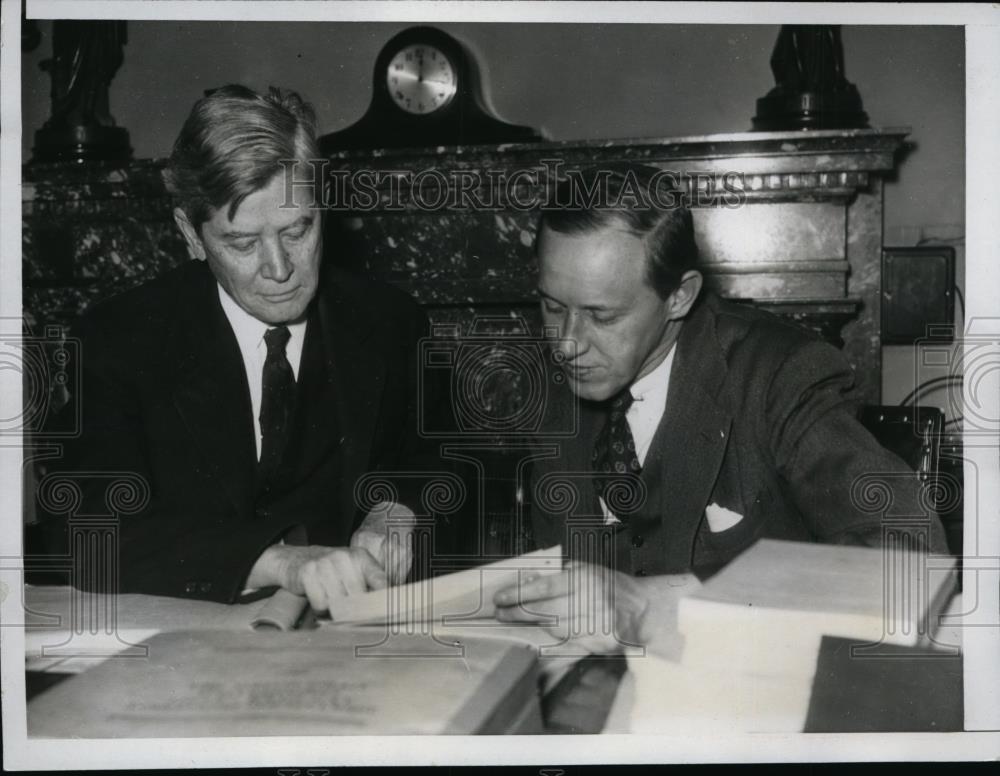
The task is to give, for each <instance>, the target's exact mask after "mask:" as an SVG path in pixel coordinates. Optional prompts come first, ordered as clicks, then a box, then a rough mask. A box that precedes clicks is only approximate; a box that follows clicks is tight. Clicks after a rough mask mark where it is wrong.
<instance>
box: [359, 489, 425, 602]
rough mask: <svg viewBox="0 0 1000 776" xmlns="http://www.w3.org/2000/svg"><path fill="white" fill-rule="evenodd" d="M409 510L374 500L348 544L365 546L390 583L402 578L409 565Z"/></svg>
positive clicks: (402, 579) (410, 525)
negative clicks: (375, 502) (373, 505)
mask: <svg viewBox="0 0 1000 776" xmlns="http://www.w3.org/2000/svg"><path fill="white" fill-rule="evenodd" d="M414 519H415V517H414V514H413V512H412V511H411V510H410V509H409V508H407V507H404V506H403V505H402V504H395V503H391V502H388V501H384V502H381V503H380V504H377V505H376V506H375V508H374V509H372V510H371V511H370V512H369V513H368V515H367V516H366V517H365V519H364V522H362V523H361V526H360V527H359V528H358V530H357V531H355V532H354V535H353V536H352V537H351V547H356V548H361V549H364V550H367V551H368V552H369V553H370V554H371V556H372V557H373V558H375V560H376V561H377V562H378V564H379V566H380V567H381V568H382V569H383V571H385V575H386V578H387V580H388V583H389V584H390V585H398V584H401V583H403V582H405V581H406V575H407V574H409V573H410V567H411V566H412V565H413V542H412V539H411V535H412V533H413V521H414Z"/></svg>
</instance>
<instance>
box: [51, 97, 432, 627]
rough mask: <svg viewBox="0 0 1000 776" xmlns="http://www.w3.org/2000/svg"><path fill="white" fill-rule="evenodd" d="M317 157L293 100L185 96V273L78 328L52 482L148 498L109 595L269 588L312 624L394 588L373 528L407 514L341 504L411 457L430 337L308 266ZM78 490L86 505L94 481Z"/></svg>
mask: <svg viewBox="0 0 1000 776" xmlns="http://www.w3.org/2000/svg"><path fill="white" fill-rule="evenodd" d="M318 158H319V153H318V150H317V146H316V142H315V125H314V115H313V112H312V109H311V107H310V106H309V105H308V104H307V103H305V102H303V101H302V99H301V98H300V97H299V96H298V95H296V94H295V93H294V92H289V91H283V90H277V89H271V90H270V92H269V93H268V94H263V95H262V94H257V93H255V92H253V91H251V90H250V89H247V88H245V87H241V86H227V87H223V88H221V89H218V90H215V91H214V92H212V93H211V94H209V95H208V96H206V97H205V98H203V99H201V100H199V101H198V102H197V103H196V104H195V106H194V108H193V110H192V112H191V114H190V116H189V118H188V119H187V121H186V123H185V124H184V127H183V129H182V130H181V132H180V135H179V137H178V138H177V141H176V143H175V145H174V149H173V153H172V155H171V157H170V161H169V164H168V165H167V168H166V171H165V174H164V177H165V181H166V183H167V187H168V190H169V191H170V193H171V194H172V195H173V197H174V199H175V201H176V204H177V207H176V209H175V210H174V218H175V220H176V223H177V226H178V228H179V229H180V231H181V233H182V235H183V237H184V240H185V242H186V244H187V247H188V250H189V252H190V254H191V257H192V258H193V259H194V260H193V261H189V262H187V263H185V264H184V265H182V266H180V267H178V268H177V269H175V270H173V271H170V272H168V273H167V274H165V275H164V276H161V277H159V278H157V279H155V280H153V281H152V282H150V283H147V284H145V285H143V286H141V287H139V288H137V289H134V290H132V291H130V292H127V293H125V294H122V295H120V296H118V297H116V298H114V299H111V300H110V301H108V302H105V303H103V304H100V305H98V306H97V307H96V308H95V309H93V310H91V311H90V312H89V313H88V314H87V315H86V316H85V317H84V320H83V321H82V323H81V325H80V327H79V329H78V334H79V336H80V338H81V353H82V380H81V383H82V384H81V386H80V390H81V391H82V396H81V406H82V423H83V426H82V434H81V437H80V439H79V441H78V444H77V445H76V446H75V451H74V454H73V455H72V456H71V457H70V459H69V465H68V466H67V467H66V468H67V470H68V472H70V473H73V472H79V473H83V474H84V475H90V474H93V473H116V472H125V473H134V474H137V475H139V476H140V477H142V478H143V479H144V480H145V481H146V483H147V484H148V486H149V492H150V500H149V503H148V504H146V505H145V506H144V508H142V509H141V510H140V511H139V512H138V513H137V514H133V515H126V516H123V517H122V519H121V522H120V526H119V531H118V537H119V547H118V552H119V554H120V585H119V589H120V590H121V591H123V592H141V593H149V594H158V595H167V596H180V597H192V598H202V599H209V600H216V601H224V602H233V601H236V600H238V599H239V598H240V597H241V595H243V594H244V593H246V592H248V591H252V590H257V589H262V588H273V587H275V586H279V587H282V588H286V589H288V590H291V591H293V592H295V593H300V594H304V595H307V596H308V598H309V601H310V603H311V604H312V606H313V607H314V608H315V609H317V610H319V611H322V610H324V609H326V608H327V606H328V602H329V601H330V600H331V599H332V598H334V597H337V596H342V595H347V594H351V593H355V592H361V591H364V590H367V589H376V588H380V587H384V586H385V585H386V584H387V583H393V582H397V581H402V580H403V579H404V578H405V577H406V575H407V572H408V570H409V567H410V563H411V560H412V559H411V557H410V554H409V553H408V552H407V551H405V548H404V549H403V550H402V551H400V552H399V553H398V554H397V553H396V552H395V551H394V552H393V553H392V559H393V561H392V562H391V563H390V562H389V560H388V558H389V553H388V552H387V547H386V530H385V521H386V515H387V514H388V513H389V511H390V509H393V510H395V511H394V512H393V513H392V517H393V518H398V519H399V520H400V521H401V523H400V525H402V524H404V523H405V519H406V518H407V517H408V516H411V515H412V514H413V513H412V511H410V510H409V509H407V508H406V507H405V506H403V505H402V504H399V505H390V504H383V505H381V506H382V507H384V508H379V509H376V510H373V511H372V512H370V513H367V514H362V513H361V511H360V510H359V508H358V506H357V504H356V500H355V493H354V489H355V484H356V482H357V481H358V479H359V478H360V477H362V476H363V475H365V473H366V472H371V471H373V470H391V469H397V470H398V469H405V468H409V467H412V466H413V465H414V464H415V462H417V461H418V460H419V459H420V454H421V448H420V445H419V442H418V438H417V433H416V427H417V423H416V418H415V413H416V411H417V410H416V406H415V404H416V400H417V399H416V397H417V390H416V383H417V375H416V369H417V343H418V340H419V338H420V337H421V336H422V335H424V334H425V331H426V327H427V321H426V318H425V317H424V316H423V314H422V313H421V312H420V310H419V309H418V308H417V306H416V304H415V303H414V302H413V301H412V300H411V299H410V298H409V297H408V296H406V295H405V294H402V293H401V292H397V291H394V290H392V289H390V288H388V287H385V286H381V285H377V284H375V283H372V282H369V281H366V280H362V279H360V278H356V277H352V276H350V275H348V274H346V273H343V272H340V271H338V270H336V269H335V268H332V267H325V266H321V260H320V259H321V253H322V238H321V236H322V224H321V222H322V218H321V217H322V214H323V211H322V208H321V205H322V186H323V181H322V179H321V177H320V176H318V175H316V176H315V177H314V178H312V180H313V182H314V184H315V185H305V184H304V183H303V181H309V180H310V179H311V176H312V171H313V168H312V167H311V166H310V165H311V162H312V160H315V159H318ZM289 162H294V164H289ZM84 483H85V487H86V490H87V492H85V494H84V496H85V499H87V500H94V501H95V503H96V502H100V501H101V499H102V498H103V493H102V485H103V482H102V481H96V480H92V481H88V480H87V479H86V478H84ZM102 509H103V505H102V506H101V507H100V508H98V509H97V511H96V512H91V514H99V513H100V512H101V511H102ZM403 533H404V534H405V529H404V530H403ZM404 539H405V536H404ZM403 544H404V545H405V544H406V542H405V541H404V542H403Z"/></svg>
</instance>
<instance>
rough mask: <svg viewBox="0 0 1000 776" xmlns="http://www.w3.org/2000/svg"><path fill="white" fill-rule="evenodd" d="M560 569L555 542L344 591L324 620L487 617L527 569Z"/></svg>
mask: <svg viewBox="0 0 1000 776" xmlns="http://www.w3.org/2000/svg"><path fill="white" fill-rule="evenodd" d="M560 571H562V547H561V546H558V545H557V546H555V547H549V548H547V549H543V550H537V551H535V552H529V553H527V554H525V555H520V556H518V557H516V558H505V559H503V560H500V561H497V562H495V563H489V564H486V565H484V566H478V567H477V568H473V569H466V570H464V571H456V572H454V573H451V574H443V575H441V576H437V577H432V578H430V579H426V580H421V581H419V582H410V583H408V584H405V585H396V586H395V587H390V588H387V589H385V590H375V591H372V592H369V593H362V594H360V595H352V596H346V597H344V598H341V599H338V600H337V601H334V602H332V603H331V604H330V620H331V621H332V622H333V623H334V624H338V625H339V624H369V625H374V624H384V623H405V622H427V621H437V622H441V621H445V622H448V621H460V620H466V619H468V620H474V619H482V618H490V617H493V613H494V608H495V607H494V606H493V596H494V595H495V594H496V592H497V591H498V590H501V589H502V588H504V587H508V586H510V585H513V584H515V583H516V582H517V581H518V579H523V578H525V577H527V576H529V575H539V574H557V573H559V572H560Z"/></svg>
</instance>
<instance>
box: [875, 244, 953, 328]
mask: <svg viewBox="0 0 1000 776" xmlns="http://www.w3.org/2000/svg"><path fill="white" fill-rule="evenodd" d="M954 320H955V249H954V248H951V247H949V246H933V247H918V248H883V249H882V343H883V344H886V345H912V344H913V343H914V342H916V341H917V340H923V339H926V338H927V337H928V336H931V335H933V336H934V338H935V339H940V340H941V341H942V342H948V341H951V339H952V338H953V335H952V334H950V332H952V331H953V326H952V324H953V323H954ZM931 327H933V329H932V328H931Z"/></svg>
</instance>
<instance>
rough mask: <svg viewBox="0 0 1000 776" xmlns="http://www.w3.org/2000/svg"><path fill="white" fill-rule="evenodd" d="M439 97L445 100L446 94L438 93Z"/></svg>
mask: <svg viewBox="0 0 1000 776" xmlns="http://www.w3.org/2000/svg"><path fill="white" fill-rule="evenodd" d="M438 97H440V98H441V99H442V100H443V99H444V92H438ZM435 102H437V100H435Z"/></svg>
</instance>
